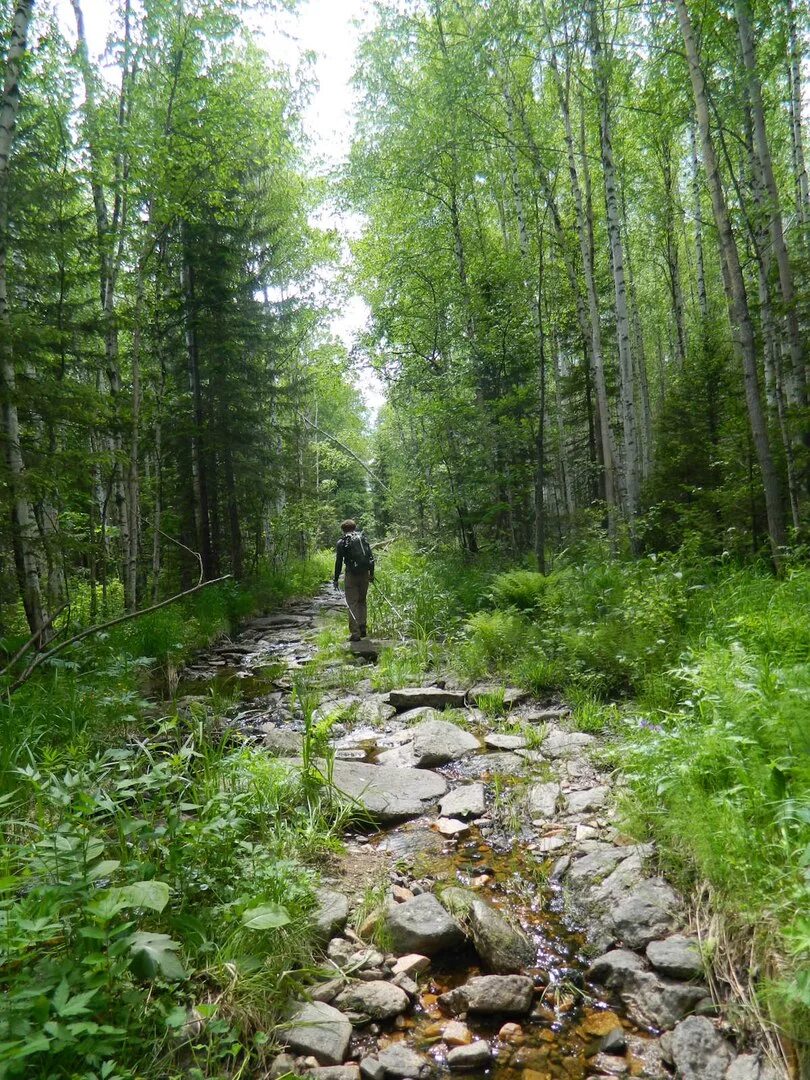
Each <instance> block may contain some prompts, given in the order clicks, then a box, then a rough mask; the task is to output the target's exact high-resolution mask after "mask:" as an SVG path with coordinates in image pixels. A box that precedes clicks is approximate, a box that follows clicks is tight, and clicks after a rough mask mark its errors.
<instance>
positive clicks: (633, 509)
mask: <svg viewBox="0 0 810 1080" xmlns="http://www.w3.org/2000/svg"><path fill="white" fill-rule="evenodd" d="M589 16H590V35H591V42H590V44H591V55H592V59H593V73H594V80H595V85H596V93H597V99H598V104H599V136H600V146H601V152H602V173H603V177H604V184H605V207H606V211H607V229H608V242H609V244H610V254H611V265H612V271H613V288H614V295H615V299H616V337H617V343H618V349H619V382H620V399H621V400H620V414H621V419H622V435H623V443H624V488H625V500H626V505H625V510H626V513H627V519H628V522H629V525H630V531H631V535H632V533H633V530H634V523H635V518H636V514H637V513H638V499H639V462H638V439H637V435H636V424H637V417H636V401H635V387H634V377H633V355H632V349H631V347H630V318H629V314H628V308H627V286H626V283H625V273H624V250H623V245H622V236H621V217H620V213H619V199H618V189H617V184H616V166H615V162H614V158H613V142H612V134H611V119H610V91H609V79H608V70H607V64H608V61H607V56H606V54H605V51H604V49H603V47H602V41H601V31H600V29H599V20H598V14H597V8H596V0H590V2H589Z"/></svg>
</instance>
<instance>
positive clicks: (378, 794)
mask: <svg viewBox="0 0 810 1080" xmlns="http://www.w3.org/2000/svg"><path fill="white" fill-rule="evenodd" d="M293 764H295V765H298V766H300V765H301V764H302V763H301V761H300V759H297V760H295V761H294V762H293ZM318 767H319V768H320V769H322V770H325V769H326V762H324V761H321V762H319V763H318ZM332 783H333V784H334V786H335V788H337V790H338V791H339V792H341V794H343V795H345V796H346V797H347V798H349V799H352V800H353V801H356V802H358V803H359V804H360V805H361V806H362V807H363V808H364V809H365V810H366V811H368V813H369V814H370V815H371V816H372V817H373V818H375V819H376V820H377V821H398V820H400V819H401V818H407V817H417V816H418V815H419V814H423V813H424V812H425V810H426V808H427V807H428V806H429V805H430V804H431V803H433V802H435V801H436V800H437V799H440V798H441V797H442V795H444V794H445V792H446V791H447V781H446V780H445V778H444V777H443V776H439V774H438V773H434V772H430V771H429V770H428V769H398V768H395V767H392V766H386V765H371V764H369V763H368V762H365V761H335V762H334V763H333V766H332Z"/></svg>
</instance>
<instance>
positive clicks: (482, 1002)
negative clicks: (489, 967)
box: [439, 975, 534, 1016]
mask: <svg viewBox="0 0 810 1080" xmlns="http://www.w3.org/2000/svg"><path fill="white" fill-rule="evenodd" d="M533 1000H534V981H533V980H532V979H530V978H529V977H528V976H527V975H476V976H475V977H474V978H472V979H469V980H468V981H467V982H466V983H465V984H464V985H463V986H458V987H456V989H455V990H449V991H448V992H447V993H446V994H442V995H441V997H440V998H439V1004H440V1005H441V1006H442V1008H444V1009H447V1010H448V1011H449V1012H451V1013H456V1014H458V1013H459V1012H464V1011H465V1010H466V1011H467V1012H471V1013H481V1014H484V1015H493V1014H498V1013H503V1014H506V1015H512V1016H525V1015H526V1013H528V1012H529V1010H530V1009H531V1007H532V1002H533Z"/></svg>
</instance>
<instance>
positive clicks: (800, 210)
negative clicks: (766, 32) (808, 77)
mask: <svg viewBox="0 0 810 1080" xmlns="http://www.w3.org/2000/svg"><path fill="white" fill-rule="evenodd" d="M786 2H787V19H788V48H789V50H790V58H789V64H788V78H789V84H790V99H789V101H790V141H791V151H792V157H793V180H794V183H795V185H796V214H797V217H798V219H799V221H800V222H801V224H802V225H803V226H804V227H805V228H807V226H808V225H810V185H808V182H807V167H806V165H805V161H804V135H803V127H802V47H801V40H800V38H799V33H798V30H797V27H796V12H795V11H794V9H793V3H792V0H786ZM804 239H805V243H807V244H810V237H807V236H806V235H805V238H804Z"/></svg>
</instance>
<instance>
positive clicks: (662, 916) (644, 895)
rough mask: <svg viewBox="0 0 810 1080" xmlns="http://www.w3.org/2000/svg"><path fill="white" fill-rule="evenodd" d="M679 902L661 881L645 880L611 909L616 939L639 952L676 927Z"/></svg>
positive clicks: (675, 895)
mask: <svg viewBox="0 0 810 1080" xmlns="http://www.w3.org/2000/svg"><path fill="white" fill-rule="evenodd" d="M680 912H681V899H680V897H679V896H678V894H677V893H676V892H675V890H674V889H673V888H671V886H669V885H668V884H667V883H666V882H665V881H664V880H663V879H662V878H648V879H647V880H646V881H642V882H641V884H640V885H638V886H636V888H634V889H633V890H632V892H630V893H629V894H628V895H627V896H625V897H623V898H622V899H621V900H619V902H618V903H617V904H616V906H615V907H614V908H613V910H612V913H611V916H610V922H611V925H612V927H613V930H614V931H615V934H616V937H617V938H618V939H619V940H620V941H622V942H624V944H625V945H628V946H629V947H630V948H631V949H643V948H644V947H645V946H646V945H648V944H649V942H651V941H652V940H653V939H654V938H659V937H661V936H662V935H664V934H667V933H668V932H669V931H670V930H672V929H674V927H675V926H676V925H677V923H678V919H679V915H680Z"/></svg>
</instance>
